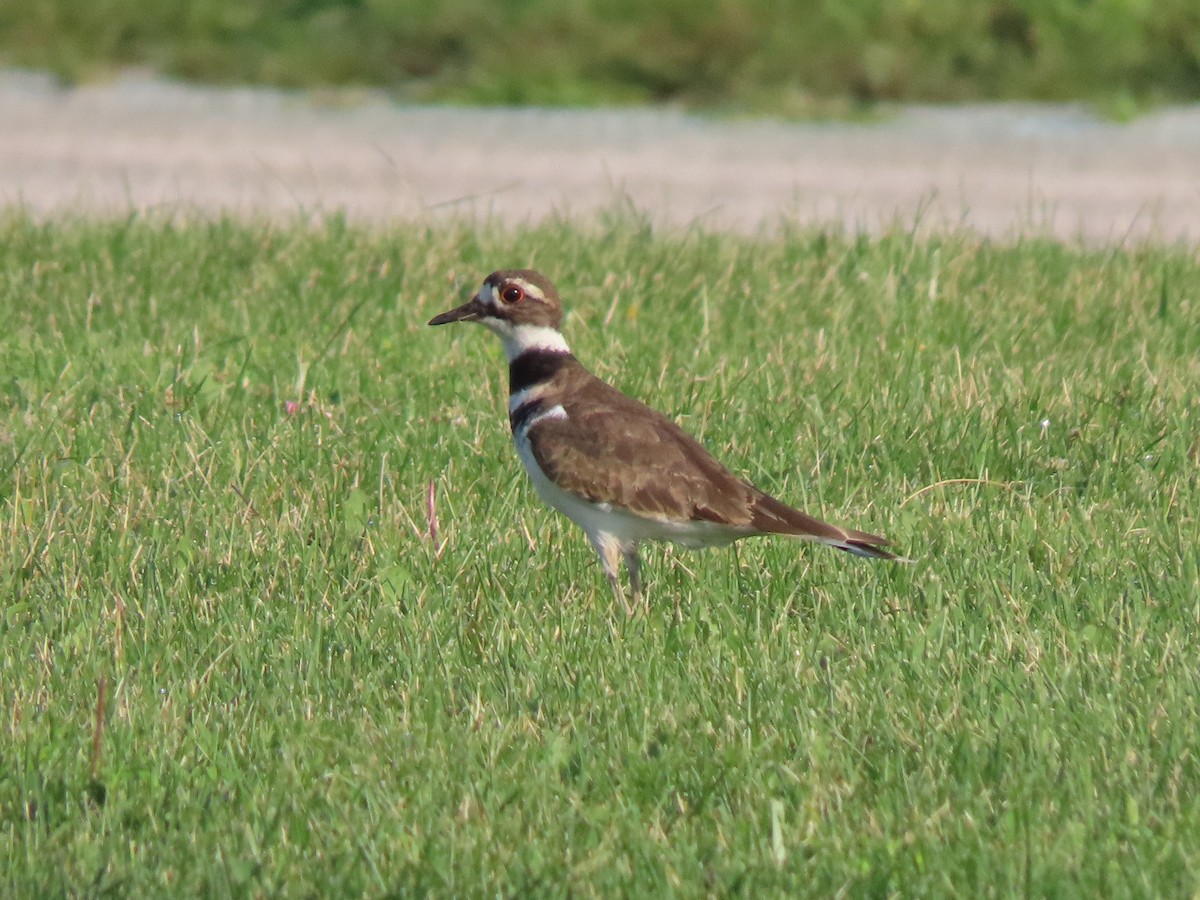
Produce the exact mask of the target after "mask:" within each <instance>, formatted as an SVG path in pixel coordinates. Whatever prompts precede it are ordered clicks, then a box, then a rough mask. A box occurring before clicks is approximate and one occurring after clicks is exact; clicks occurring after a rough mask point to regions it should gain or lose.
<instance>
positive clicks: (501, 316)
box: [429, 269, 907, 615]
mask: <svg viewBox="0 0 1200 900" xmlns="http://www.w3.org/2000/svg"><path fill="white" fill-rule="evenodd" d="M562 318H563V308H562V301H561V300H560V298H559V293H558V290H557V289H556V288H555V287H554V285H553V283H551V281H550V280H549V279H548V278H547V277H546V276H545V275H543V274H541V273H540V272H537V271H535V270H533V269H502V270H498V271H495V272H492V273H491V274H490V275H488V276H487V278H485V279H484V281H483V285H482V286H481V287H480V289H479V291H478V292H477V293H475V295H474V296H472V297H471V299H470V300H468V301H467V302H465V303H463V304H462V305H460V306H457V307H455V308H454V309H451V310H448V311H446V312H444V313H442V314H441V315H438V316H434V317H433V318H432V319H430V321H429V324H430V325H447V324H449V323H451V322H476V323H478V324H480V325H483V326H484V327H486V328H487V329H488V330H489V331H491V332H492V333H493V334H495V335H496V336H497V337H498V338H499V339H500V342H501V344H502V345H503V347H504V355H505V357H506V358H507V360H508V390H509V393H508V422H509V426H510V428H511V430H512V437H513V443H514V445H515V447H516V451H517V456H518V457H519V458H520V460H521V463H522V464H523V466H524V468H525V471H526V472H527V473H528V474H529V478H530V480H531V481H532V482H533V487H534V490H535V491H536V492H537V494H538V496H539V497H540V498H541V499H542V501H543V502H545V503H546V504H547V505H548V506H551V507H553V508H554V509H556V510H558V511H559V512H560V513H562V514H563V515H565V516H566V517H567V518H568V519H570V520H572V521H573V522H575V524H577V525H579V526H580V527H581V528H582V529H583V530H584V532H585V533H586V534H587V537H588V540H589V541H590V542H591V544H592V547H593V548H594V549H595V551H596V553H597V555H598V556H599V557H600V564H601V566H602V567H603V569H604V574H605V576H606V578H607V579H608V583H609V585H610V586H611V587H612V592H613V595H614V596H615V598H616V600H617V601H618V602H620V603H621V604H622V605H623V606H624V608H625V611H626V612H627V613H628V614H630V615H633V614H634V613H635V612H636V611H637V609H638V608H640V607H641V606H642V604H643V593H642V584H641V563H640V559H639V553H638V551H639V544H641V543H642V542H643V541H670V542H674V543H676V544H681V545H683V546H684V547H688V548H692V549H699V548H703V547H713V546H724V545H727V544H730V543H732V542H733V541H736V540H739V539H741V538H746V537H751V536H754V535H764V534H780V535H788V536H790V537H794V538H800V539H803V540H808V541H815V542H818V543H821V544H826V545H828V546H830V547H836V548H837V549H839V550H844V551H846V552H847V553H851V554H854V555H856V556H863V557H870V558H874V559H883V560H900V561H907V560H904V559H903V558H902V557H900V556H898V555H897V554H895V553H893V552H891V551H890V550H888V549H887V547H888V546H890V542H889V541H887V540H885V539H884V538H882V537H880V536H879V535H877V534H869V533H868V532H865V531H857V530H855V529H851V528H842V527H839V526H837V525H832V524H830V523H828V522H824V521H822V520H820V519H817V518H814V517H813V516H810V515H808V514H807V513H804V512H801V511H800V510H798V509H793V508H792V507H790V506H788V505H787V504H785V503H783V502H781V501H779V500H777V499H775V498H774V497H772V496H771V495H770V494H768V493H766V492H765V491H762V490H760V489H759V488H757V487H755V486H754V485H753V484H751V483H750V482H749V481H746V480H743V479H741V478H738V477H737V476H736V475H734V474H733V473H732V472H731V471H730V470H729V469H727V468H726V467H725V466H724V465H722V464H721V463H720V462H718V461H717V460H716V459H715V458H714V457H713V456H712V454H710V453H709V452H708V451H707V450H706V449H705V448H704V447H703V446H702V445H701V444H700V442H699V441H697V440H696V439H695V438H693V437H692V436H691V435H690V434H688V433H687V432H686V431H684V430H683V429H682V428H680V427H679V426H678V425H677V424H676V423H675V422H673V421H671V419H669V418H667V417H666V416H665V415H663V414H662V413H660V412H658V411H656V410H654V409H652V408H651V407H649V406H647V405H645V404H644V403H642V402H640V401H639V400H635V399H634V398H632V397H629V396H627V395H626V394H623V393H622V392H621V391H619V390H617V388H615V387H613V386H612V385H610V384H608V383H607V382H605V381H602V380H601V379H600V378H598V377H597V376H595V375H594V374H592V373H591V372H590V371H589V370H588V369H586V368H585V367H584V366H583V365H582V364H581V363H580V362H579V361H578V360H577V359H576V358H575V356H574V355H573V354H572V353H571V349H570V347H569V346H568V345H567V342H566V339H565V338H564V337H563V334H562V330H561V327H562ZM622 560H624V562H625V566H626V569H627V570H628V574H629V588H630V591H629V592H630V595H631V596H632V602H630V601H629V600H628V599H627V598H626V595H625V593H624V591H623V590H622V587H621V582H620V563H621V561H622Z"/></svg>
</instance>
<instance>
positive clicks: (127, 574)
mask: <svg viewBox="0 0 1200 900" xmlns="http://www.w3.org/2000/svg"><path fill="white" fill-rule="evenodd" d="M533 248H537V249H536V250H534V249H533ZM530 263H532V264H535V265H537V266H538V267H540V268H542V269H544V270H545V271H546V272H547V273H550V274H552V275H553V276H556V278H557V280H558V282H559V286H560V288H561V289H562V290H563V292H564V294H565V296H566V297H567V298H568V303H569V307H570V314H569V316H568V319H567V322H566V333H567V336H568V338H569V339H570V340H571V341H572V344H573V346H574V348H575V350H576V352H577V353H578V354H579V355H580V356H581V358H583V359H584V361H585V362H588V363H590V364H591V365H592V366H593V368H594V369H595V370H596V371H598V372H599V373H600V374H601V375H603V376H605V377H607V378H609V379H611V380H613V381H615V382H616V383H617V384H618V385H620V386H621V387H623V388H624V389H626V390H628V391H630V392H632V393H634V394H636V395H638V396H641V397H643V398H646V399H648V400H650V401H651V402H652V403H654V404H655V405H656V406H658V407H659V408H662V409H665V410H667V411H668V412H670V413H671V414H674V415H677V416H678V418H679V420H680V421H681V422H682V423H683V424H684V425H685V426H686V427H687V428H689V429H690V430H692V431H694V432H696V433H698V434H700V435H701V436H703V438H704V439H705V440H706V441H707V442H708V444H709V445H710V446H712V447H713V448H715V449H717V450H718V452H719V455H720V456H721V457H723V458H724V459H725V460H726V461H727V462H728V463H730V464H731V465H732V466H733V467H734V468H735V469H736V470H738V471H740V472H743V473H745V474H746V475H747V476H749V477H751V478H753V479H754V480H756V481H757V482H758V483H760V484H761V485H762V486H763V487H765V488H767V489H769V490H772V491H774V492H777V493H778V494H779V495H780V496H782V497H783V498H785V499H787V500H790V501H792V502H794V503H796V504H798V505H801V506H803V507H805V508H807V509H809V510H810V511H812V512H818V513H821V514H823V515H825V516H827V517H829V518H831V519H833V520H835V521H840V522H844V523H847V524H853V525H857V526H859V527H863V528H869V529H872V530H878V531H881V532H883V533H885V534H887V535H888V536H890V537H892V538H894V539H895V540H896V541H897V542H898V544H899V546H900V547H901V549H902V550H904V551H906V552H908V553H910V554H911V555H913V556H915V557H917V558H918V560H919V561H918V562H917V563H916V564H915V565H912V566H899V565H884V564H875V563H870V562H867V561H861V560H855V559H853V558H850V557H847V556H845V555H844V554H839V553H834V552H831V551H828V550H824V549H823V548H814V547H811V546H807V545H801V544H796V543H792V542H789V541H786V540H782V539H776V540H771V539H761V540H756V541H748V542H743V543H742V544H740V545H738V547H737V548H736V550H723V551H708V552H704V553H694V554H689V553H686V552H684V551H673V550H670V549H664V548H660V549H652V550H651V551H650V552H649V553H648V554H646V555H647V560H646V562H647V570H648V571H647V575H648V580H649V585H648V587H649V592H650V600H651V609H650V612H649V614H648V615H647V616H645V617H643V618H639V619H636V620H633V621H626V619H625V617H624V615H623V614H622V613H619V611H618V610H616V609H614V608H613V603H612V600H611V597H610V595H609V593H608V590H607V586H606V584H605V583H604V579H603V576H602V575H601V572H600V569H599V566H598V565H597V563H596V561H595V559H594V558H593V554H592V551H591V549H590V548H589V547H588V545H587V542H586V540H585V539H584V537H583V535H582V533H580V532H579V531H578V530H577V529H575V528H574V527H573V526H569V525H568V524H564V522H563V521H561V520H560V519H559V518H557V517H556V516H555V515H553V514H551V513H550V512H549V511H547V510H545V509H543V508H542V507H540V506H539V505H538V504H537V503H536V501H535V500H534V499H533V497H532V496H531V490H530V488H529V487H528V485H527V484H526V483H525V479H524V476H523V474H522V473H521V472H520V469H519V466H518V464H517V461H516V459H515V456H514V454H513V452H512V449H511V447H510V445H509V439H508V436H507V433H506V430H507V429H506V423H505V420H504V412H503V410H504V399H505V398H504V392H505V370H504V366H503V363H502V360H501V358H500V354H499V350H498V348H497V347H496V346H494V344H495V341H494V340H493V339H492V338H491V337H490V336H489V335H487V334H486V333H485V332H484V331H483V330H482V329H473V328H470V327H467V326H461V327H459V328H457V329H444V330H437V331H434V330H430V329H427V328H426V327H425V325H424V323H425V322H426V320H427V319H428V318H429V317H430V316H431V315H433V314H434V313H436V312H440V311H442V310H443V309H446V308H448V307H449V306H450V305H452V304H454V303H456V302H458V301H459V300H460V299H461V298H462V296H463V292H464V291H466V290H468V289H470V288H472V287H473V286H474V285H475V283H476V282H477V281H478V280H479V279H480V278H481V277H482V276H483V275H484V274H486V273H487V271H489V270H490V269H492V268H495V267H499V266H508V265H517V264H530ZM1198 386H1200V260H1198V259H1197V257H1196V254H1195V253H1194V252H1193V251H1185V250H1182V249H1164V248H1155V247H1150V246H1147V247H1142V248H1130V249H1114V250H1105V251H1091V250H1089V251H1083V250H1076V249H1071V248H1066V247H1063V246H1060V245H1055V244H1052V243H1043V242H1018V243H1016V244H1013V245H1010V246H1002V245H997V244H994V243H990V242H986V241H981V240H979V239H977V238H974V237H971V236H969V235H966V234H950V235H945V236H941V237H932V238H929V239H926V240H924V241H920V242H916V241H914V240H912V239H911V238H910V237H909V236H907V235H905V234H902V233H894V234H891V235H888V236H884V237H882V238H878V239H868V238H857V239H856V238H854V237H840V236H833V235H823V234H820V233H816V232H811V231H803V232H795V233H785V234H783V235H781V236H779V237H772V238H767V237H763V238H759V239H740V238H733V237H724V236H714V235H705V234H701V233H689V234H686V235H677V236H670V235H661V234H654V233H651V231H650V230H649V229H648V228H647V227H645V226H644V225H642V224H640V223H639V222H637V221H636V220H632V219H630V218H628V217H620V216H615V217H614V218H613V220H612V221H610V222H609V223H608V224H607V225H606V227H604V228H593V229H590V230H586V229H577V228H573V227H571V226H568V225H564V224H561V223H560V224H550V225H545V226H542V227H539V228H537V229H533V230H511V229H501V228H482V229H478V230H476V229H468V228H465V227H463V228H457V227H453V226H439V227H437V228H434V229H428V230H422V229H419V228H415V227H414V228H409V229H401V230H395V231H392V232H389V233H386V234H379V233H370V232H364V231H357V230H354V229H352V228H349V227H347V226H345V225H343V224H342V223H339V222H337V221H333V222H330V223H328V224H326V225H324V226H322V227H320V228H316V229H311V228H305V227H300V226H296V227H278V226H273V227H265V226H264V227H251V226H242V225H235V224H230V223H215V224H202V223H192V224H186V225H174V226H171V225H166V224H161V223H147V222H145V221H140V220H137V219H131V220H129V221H126V222H120V223H114V224H90V223H82V222H76V223H69V222H60V223H56V224H45V225H39V224H32V223H31V222H30V221H28V220H26V219H24V218H22V217H20V216H13V215H10V216H9V217H8V218H7V219H5V220H4V221H3V222H2V223H0V522H2V526H0V597H3V598H4V600H3V604H2V606H0V615H2V617H3V618H2V619H0V633H2V637H0V713H2V716H0V828H2V833H0V894H3V895H5V896H62V895H85V894H86V895H102V894H117V895H121V896H163V895H164V894H174V895H177V896H186V895H197V894H203V895H222V894H227V895H239V896H244V895H277V894H282V893H286V894H287V895H289V896H322V895H324V896H329V895H343V894H367V895H372V896H380V895H385V894H394V895H408V894H416V893H424V892H427V891H433V892H436V893H439V894H457V895H479V894H484V893H487V894H520V895H525V894H530V893H534V894H559V895H565V894H568V893H570V894H577V895H587V896H613V895H619V894H636V895H644V896H649V895H656V896H657V895H663V894H667V893H672V892H678V893H680V894H683V895H687V896H695V895H701V894H705V893H714V894H743V895H750V896H772V895H776V896H778V895H790V896H795V895H810V896H829V895H831V894H833V893H835V892H837V891H846V892H848V893H850V894H851V895H864V894H870V895H885V894H894V893H895V894H902V895H905V896H913V895H959V896H973V895H981V894H1018V893H1023V894H1032V895H1055V896H1129V895H1142V896H1145V895H1190V894H1193V893H1195V892H1196V890H1197V889H1198V888H1200V806H1198V805H1197V803H1196V802H1195V798H1196V797H1197V796H1200V759H1198V757H1197V750H1198V747H1197V735H1198V734H1200V642H1198V641H1197V640H1196V635H1197V630H1198V629H1200V541H1198V540H1197V534H1200V523H1198V522H1197V515H1198V512H1200V484H1198V478H1200V476H1198V471H1200V469H1198V462H1197V455H1198V454H1200V437H1198V435H1200V424H1198V423H1200V396H1198V391H1197V388H1198ZM430 484H432V485H434V487H435V488H436V510H437V519H438V523H439V530H438V535H437V538H438V543H437V544H436V545H435V544H434V543H433V541H432V540H431V538H430V536H429V525H428V517H427V512H426V509H427V506H426V504H427V491H428V487H429V485H430ZM101 685H103V688H101ZM101 693H102V694H103V698H104V703H103V710H102V720H103V728H102V730H101V731H99V732H97V730H96V726H95V722H96V718H97V706H98V697H99V696H100V695H101Z"/></svg>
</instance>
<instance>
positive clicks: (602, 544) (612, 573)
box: [588, 533, 637, 616]
mask: <svg viewBox="0 0 1200 900" xmlns="http://www.w3.org/2000/svg"><path fill="white" fill-rule="evenodd" d="M588 539H589V540H591V542H592V546H593V547H595V548H596V554H597V555H598V556H599V557H600V565H602V566H604V575H605V577H606V578H608V584H609V586H610V587H611V588H612V592H613V596H614V597H616V598H617V601H618V602H619V603H620V604H621V606H623V607H624V608H625V613H626V615H630V616H632V615H633V612H634V607H632V606H630V605H629V601H628V600H626V599H625V592H624V591H623V590H621V570H620V564H621V553H622V550H621V544H620V543H619V542H618V541H617V540H616V539H615V538H613V536H612V535H609V534H603V533H598V534H589V535H588ZM634 602H635V603H636V602H637V598H636V596H635V598H634Z"/></svg>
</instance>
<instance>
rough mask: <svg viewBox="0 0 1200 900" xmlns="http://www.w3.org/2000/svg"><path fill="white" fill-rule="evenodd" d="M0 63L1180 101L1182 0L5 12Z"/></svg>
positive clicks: (266, 4)
mask: <svg viewBox="0 0 1200 900" xmlns="http://www.w3.org/2000/svg"><path fill="white" fill-rule="evenodd" d="M0 64H3V65H5V66H8V67H22V68H33V69H39V70H47V71H51V72H53V73H55V75H57V76H58V77H59V78H61V79H63V80H64V81H66V82H68V83H79V82H88V81H94V80H97V79H104V78H108V77H111V76H112V74H113V73H114V72H117V71H120V70H121V69H123V68H127V67H131V66H132V67H140V68H146V69H149V70H151V71H153V72H156V73H159V74H162V75H166V76H171V77H175V78H181V79H187V80H195V81H200V82H205V83H210V84H225V85H229V84H261V85H272V86H281V87H292V88H320V87H325V86H330V85H337V86H361V85H366V86H373V87H381V88H384V89H385V90H387V91H389V92H391V93H392V94H394V95H395V96H396V97H397V98H400V99H404V100H410V101H436V102H461V103H470V104H516V105H520V104H539V105H554V106H559V105H579V104H583V105H588V106H594V105H611V104H627V103H681V104H685V105H687V106H689V107H695V108H702V109H714V110H728V111H732V112H752V113H765V114H770V115H780V116H809V115H813V114H824V113H835V114H851V113H854V112H859V111H862V110H864V109H869V108H870V107H871V105H872V104H873V103H875V102H878V101H902V102H919V103H925V102H937V103H946V102H964V101H980V100H1040V101H1066V100H1082V101H1086V102H1088V103H1092V104H1096V105H1097V106H1099V107H1100V108H1101V109H1103V110H1104V111H1106V112H1108V113H1110V114H1115V115H1129V114H1132V113H1134V112H1136V111H1137V110H1138V109H1141V108H1143V107H1145V106H1147V105H1153V104H1157V103H1164V102H1181V101H1183V102H1190V101H1194V100H1196V99H1198V98H1200V4H1197V3H1196V2H1195V0H902V2H896V0H790V2H785V0H656V2H643V0H392V2H383V0H294V2H285V0H206V2H205V0H202V2H162V0H108V2H103V0H101V2H83V0H21V2H16V0H9V2H7V3H5V4H3V5H2V6H0Z"/></svg>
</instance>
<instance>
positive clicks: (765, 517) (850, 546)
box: [750, 494, 908, 562]
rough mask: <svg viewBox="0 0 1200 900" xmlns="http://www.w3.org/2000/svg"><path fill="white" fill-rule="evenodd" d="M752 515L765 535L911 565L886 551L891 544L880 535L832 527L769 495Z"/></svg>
mask: <svg viewBox="0 0 1200 900" xmlns="http://www.w3.org/2000/svg"><path fill="white" fill-rule="evenodd" d="M751 515H752V518H751V519H750V524H751V525H752V526H753V527H754V528H755V529H757V530H758V531H762V532H764V533H768V534H790V535H792V536H794V537H798V538H803V539H805V540H809V541H819V542H820V543H822V544H828V545H829V546H830V547H836V548H837V549H839V550H845V551H846V552H847V553H853V554H854V555H855V556H866V557H869V558H871V559H894V560H896V561H898V562H907V561H908V560H906V559H904V558H903V557H901V556H897V555H896V554H895V553H892V552H891V551H890V550H885V549H884V547H886V546H887V545H888V543H889V541H887V540H886V539H885V538H881V537H880V536H879V535H877V534H868V533H867V532H865V531H855V530H854V529H852V528H839V527H838V526H837V525H830V524H829V523H828V522H822V521H821V520H820V519H814V518H813V517H812V516H810V515H808V514H807V513H802V512H800V510H798V509H792V508H791V507H790V506H788V505H787V504H786V503H780V502H779V501H778V500H776V499H775V498H774V497H772V496H770V495H769V494H762V495H760V496H759V498H758V499H757V500H755V501H754V507H753V510H752V513H751Z"/></svg>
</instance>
